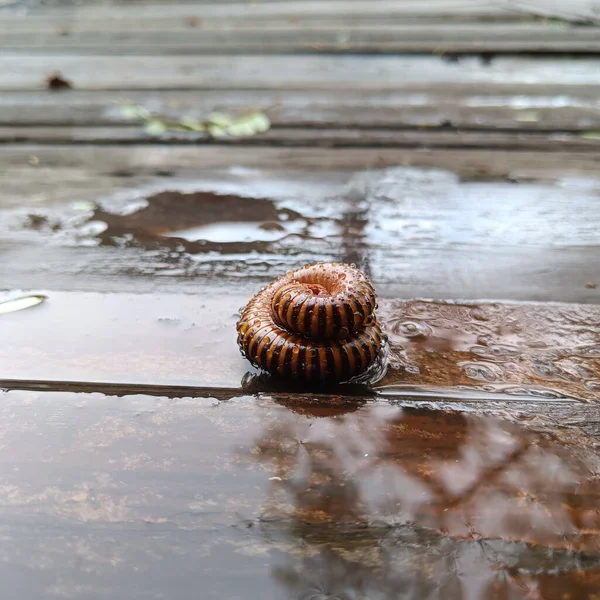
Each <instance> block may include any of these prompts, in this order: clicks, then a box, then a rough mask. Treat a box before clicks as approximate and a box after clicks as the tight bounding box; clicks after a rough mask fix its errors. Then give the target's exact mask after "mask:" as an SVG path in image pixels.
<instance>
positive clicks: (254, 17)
mask: <svg viewBox="0 0 600 600" xmlns="http://www.w3.org/2000/svg"><path fill="white" fill-rule="evenodd" d="M575 1H577V0H575ZM137 6H140V10H134V11H132V10H131V7H130V6H129V4H128V3H124V4H123V3H120V2H111V3H110V4H109V5H104V6H102V5H101V6H98V5H97V4H96V5H94V4H92V5H90V4H87V5H86V4H85V3H81V4H78V5H77V6H67V7H39V6H37V7H35V6H34V7H32V8H30V9H29V10H28V11H27V13H25V14H22V13H21V14H19V13H13V14H11V13H9V12H8V13H5V14H3V19H4V20H5V21H7V22H8V21H10V22H12V23H14V24H15V25H16V26H18V27H27V25H26V24H27V23H31V24H32V25H35V26H44V24H52V23H62V24H68V23H69V22H71V23H75V24H79V23H82V24H83V23H85V24H86V25H88V26H92V25H91V23H92V22H93V21H95V22H96V23H98V24H100V25H102V24H103V23H106V22H109V21H112V22H113V23H114V24H115V25H116V26H117V27H119V23H131V22H136V21H135V18H136V17H137V24H138V26H141V27H143V26H144V23H147V22H152V21H163V22H165V23H174V24H177V25H179V24H181V23H182V22H183V23H184V24H185V23H187V24H188V26H189V25H190V23H189V21H187V20H188V19H189V18H196V19H198V22H197V23H195V26H200V27H201V26H203V25H204V24H205V23H208V24H211V23H213V22H215V21H225V22H237V23H263V24H269V23H272V22H276V23H286V22H287V23H290V22H291V23H294V22H303V21H305V20H307V19H310V20H311V21H321V22H327V21H331V20H336V21H337V22H340V19H341V20H343V19H344V18H351V19H353V20H356V21H358V22H364V21H365V20H369V19H379V22H382V21H384V22H389V20H390V19H392V20H393V19H403V20H405V19H411V18H413V19H414V18H433V19H440V18H444V19H448V18H450V19H461V20H462V19H494V18H497V19H507V18H511V17H513V18H519V19H523V18H526V16H527V14H528V11H527V10H525V9H524V7H523V6H522V5H521V6H513V7H511V6H509V5H508V3H505V4H504V5H502V3H500V2H498V3H489V4H482V3H481V2H478V1H477V0H432V1H431V2H428V3H426V4H425V3H423V2H420V1H419V0H401V1H398V0H377V2H369V1H368V0H350V1H345V0H317V1H314V0H313V1H311V0H309V1H306V2H301V1H299V0H283V1H281V0H277V1H270V0H267V1H265V0H258V1H253V2H239V0H238V1H234V2H231V1H226V2H215V1H213V2H202V1H199V2H193V1H192V2H189V1H187V2H182V3H179V2H177V3H173V2H144V3H138V4H137ZM142 6H143V10H142V9H141V7H142ZM563 12H564V11H563ZM529 14H531V13H529Z"/></svg>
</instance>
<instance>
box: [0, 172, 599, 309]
mask: <svg viewBox="0 0 600 600" xmlns="http://www.w3.org/2000/svg"><path fill="white" fill-rule="evenodd" d="M199 167H200V166H199ZM126 182H127V179H126V178H121V180H120V183H119V185H118V186H117V185H115V187H114V190H112V192H111V188H110V186H109V187H108V189H107V190H106V192H105V194H104V195H102V196H99V197H97V198H94V202H90V201H89V199H88V198H87V197H86V199H85V201H82V200H80V197H79V196H78V193H79V192H77V191H76V192H74V194H73V198H72V202H71V203H65V204H61V205H54V206H52V205H49V206H44V205H43V204H42V205H39V203H38V206H37V207H36V208H32V207H27V206H26V203H21V204H20V205H18V206H17V207H11V208H9V209H6V210H4V211H0V227H4V228H6V229H7V230H8V232H9V233H10V238H11V240H12V241H13V242H14V243H15V244H17V245H18V244H20V243H25V244H27V247H30V246H31V245H32V244H33V245H45V244H49V245H51V246H53V247H54V248H61V247H65V246H67V247H71V248H73V252H74V256H77V254H76V249H77V248H79V249H80V250H81V248H83V247H85V248H97V251H98V254H97V255H94V256H97V257H98V259H101V258H102V257H107V256H111V252H112V251H113V250H114V248H118V249H119V251H120V254H119V255H118V257H119V258H120V260H110V258H109V259H106V262H105V263H104V265H105V266H104V268H105V269H106V270H107V271H109V272H110V273H111V274H112V275H114V276H120V277H123V276H124V277H129V276H131V275H132V274H133V275H135V276H136V277H137V278H145V277H153V276H156V275H161V276H167V277H173V278H177V279H181V280H186V279H189V278H194V277H210V278H213V277H223V278H228V279H230V278H234V279H236V280H240V279H242V280H245V281H247V280H249V279H252V278H254V279H255V280H256V279H261V280H263V281H264V280H268V279H271V278H272V276H273V273H274V272H275V271H281V272H285V270H287V269H290V268H297V267H298V266H300V265H302V264H304V263H306V262H316V261H319V260H335V261H343V262H348V263H352V262H355V263H357V264H359V265H360V266H362V267H364V268H366V269H367V270H368V271H369V274H370V275H371V276H372V277H373V279H374V281H375V282H376V283H377V285H378V286H382V287H383V286H385V289H388V290H391V295H392V296H394V297H404V295H406V296H409V297H414V296H417V295H419V296H420V295H424V296H430V295H434V294H435V295H437V294H440V293H442V294H443V296H444V297H454V298H459V297H468V298H478V297H487V298H490V297H491V298H527V299H534V298H546V299H571V300H572V299H577V300H579V299H580V298H585V299H586V300H587V301H594V300H595V299H596V298H598V297H599V296H598V292H593V291H590V290H592V289H593V288H588V287H586V282H588V281H592V283H594V282H596V279H597V277H596V268H595V266H594V265H595V262H594V261H595V259H594V256H595V255H594V250H593V248H594V247H595V246H596V243H597V231H596V227H595V223H596V222H597V220H598V214H597V212H598V211H597V208H596V205H597V203H596V196H597V185H598V184H597V182H595V181H594V180H590V181H589V182H587V183H586V182H585V181H584V182H583V183H582V182H579V183H577V181H575V182H573V181H569V180H568V179H564V180H562V181H560V182H553V183H552V184H550V183H531V182H528V183H521V184H520V185H519V186H515V185H514V184H512V183H510V182H508V181H502V182H499V181H495V182H473V181H460V180H459V178H458V177H457V176H456V175H455V174H454V173H451V172H449V171H444V170H440V169H417V168H410V167H398V168H390V169H373V170H370V171H357V172H344V171H340V172H319V173H318V174H311V173H307V172H300V171H296V172H276V171H269V170H267V169H264V170H258V169H241V168H235V167H234V168H231V169H229V170H228V171H220V172H214V173H211V172H207V171H198V172H196V173H195V174H194V176H193V177H188V178H182V177H163V178H156V179H155V180H153V181H151V182H146V183H144V184H143V185H142V184H141V183H140V181H139V180H137V179H136V180H135V182H132V183H131V187H130V188H129V189H128V188H127V184H126ZM565 195H568V196H569V203H568V207H567V205H566V204H565V203H564V198H565ZM596 262H597V261H596ZM61 264H62V263H61ZM544 265H552V269H546V268H544ZM63 268H64V267H63ZM535 282H537V283H536V286H537V287H536V286H533V283H535ZM596 283H597V282H596ZM407 288H410V289H411V291H410V292H407V291H406V290H407ZM113 289H114V288H113ZM442 290H443V292H442Z"/></svg>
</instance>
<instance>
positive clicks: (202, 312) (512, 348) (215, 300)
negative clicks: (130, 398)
mask: <svg viewBox="0 0 600 600" xmlns="http://www.w3.org/2000/svg"><path fill="white" fill-rule="evenodd" d="M38 291H41V292H43V293H44V294H45V295H46V296H47V297H48V300H47V301H46V302H44V303H43V304H42V305H41V306H38V307H36V308H32V309H28V310H24V311H22V312H20V313H9V314H8V315H3V316H2V318H1V319H0V335H1V336H2V340H3V343H2V348H0V359H1V361H2V375H3V379H8V380H21V381H25V382H26V381H28V380H31V379H35V380H39V381H44V382H47V385H50V386H51V384H52V382H53V381H58V382H69V381H72V382H93V383H94V384H95V383H97V384H102V383H109V384H124V385H129V386H133V385H139V386H163V387H164V386H188V387H195V388H206V389H213V388H224V389H226V390H230V393H231V394H239V393H243V391H250V392H251V391H253V390H266V391H268V390H269V386H268V384H265V383H261V382H260V381H253V380H252V376H254V375H256V370H255V369H254V368H252V367H251V365H250V364H249V363H248V362H247V361H246V360H245V359H244V358H242V356H241V354H240V352H239V349H238V347H237V344H236V331H235V323H236V320H237V318H238V317H237V314H238V309H239V307H240V306H243V305H244V304H245V302H247V301H248V299H249V296H248V295H244V294H240V293H239V292H234V291H233V290H232V289H231V288H230V291H229V293H228V294H227V295H224V294H223V293H222V292H221V291H220V290H211V289H210V288H209V287H208V286H203V288H202V291H201V293H198V294H186V295H178V294H175V295H173V294H167V295H163V294H97V293H74V292H56V291H52V290H49V291H48V290H38ZM12 296H13V297H14V296H15V294H14V293H13V294H12ZM9 297H11V296H10V295H8V294H4V299H6V298H9ZM379 306H380V308H379V310H378V317H379V319H380V320H381V322H382V324H383V325H384V327H385V329H386V333H387V335H388V338H389V343H390V356H389V360H388V364H387V374H386V375H385V377H384V378H383V379H381V380H380V381H377V382H376V383H375V384H374V385H373V389H374V390H375V391H376V392H378V393H379V394H380V395H381V396H383V397H390V396H392V397H394V396H407V395H408V396H414V397H419V396H425V397H428V396H430V395H434V396H435V395H437V396H439V397H450V398H451V397H453V396H458V397H469V396H471V397H472V398H474V399H478V398H479V399H483V400H485V399H486V396H488V395H489V398H490V400H493V399H494V398H496V399H498V398H499V399H507V400H510V398H511V397H516V398H521V399H523V398H525V399H526V398H528V397H531V398H542V399H544V398H545V399H553V398H554V399H556V398H559V399H560V398H574V399H581V400H600V358H599V356H600V354H599V353H600V335H599V334H598V332H597V331H595V330H594V325H595V323H597V322H598V320H599V319H600V306H598V305H579V304H539V303H531V304H527V303H526V304H518V303H502V302H494V303H489V302H465V303H457V302H455V301H451V302H443V301H435V302H434V301H422V300H410V301H398V300H388V299H385V298H381V299H379ZM506 324H510V334H508V333H506V332H505V331H504V330H503V328H504V329H506V327H507V325H506ZM275 384H276V382H273V384H272V385H273V386H275ZM1 385H5V384H1ZM274 389H275V390H276V389H278V388H277V387H274ZM279 389H283V390H284V391H292V392H293V391H295V390H297V389H298V388H294V387H293V386H290V385H289V384H287V385H286V383H285V382H283V383H282V384H281V386H280V388H279ZM308 389H309V390H310V388H308ZM300 391H302V388H300ZM304 391H306V389H304ZM329 391H331V390H329ZM334 393H336V392H335V390H334ZM337 393H342V394H343V393H344V391H343V389H340V390H339V391H338V392H337ZM363 393H364V394H366V393H368V390H364V391H363Z"/></svg>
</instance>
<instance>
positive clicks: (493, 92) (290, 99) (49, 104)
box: [0, 83, 600, 131]
mask: <svg viewBox="0 0 600 600" xmlns="http://www.w3.org/2000/svg"><path fill="white" fill-rule="evenodd" d="M599 93H600V89H598V88H596V87H595V86H591V85H590V86H578V87H575V86H570V87H569V90H568V94H567V95H565V89H564V87H563V86H561V85H560V84H558V85H552V84H546V85H540V86H533V87H531V88H530V87H528V88H525V89H524V88H523V87H522V86H519V85H518V84H514V85H512V86H510V85H509V86H501V85H498V86H496V85H494V86H489V87H487V88H486V89H485V90H482V89H480V88H479V86H461V87H460V88H457V87H456V86H452V85H441V84H435V83H431V84H429V85H423V86H409V88H408V89H406V90H398V91H390V92H359V91H356V90H354V91H344V92H338V91H335V90H333V91H319V90H313V91H304V92H300V91H298V92H295V91H290V90H277V91H270V90H228V91H226V92H224V91H210V90H205V91H203V92H202V93H201V94H198V93H197V92H194V91H163V92H157V91H153V90H148V91H143V92H140V91H137V92H136V91H130V92H117V91H114V92H102V91H96V92H93V91H78V90H72V91H69V93H68V94H64V93H63V94H56V93H53V92H50V91H43V92H41V91H40V92H5V93H3V94H2V95H1V96H0V125H2V126H23V125H25V126H30V125H52V126H107V125H131V124H133V122H134V119H132V117H130V116H127V114H126V112H125V110H124V108H123V106H124V105H125V104H127V103H133V104H136V105H138V106H140V107H143V108H145V109H147V110H148V111H150V113H152V114H154V115H156V116H158V117H162V118H166V119H168V120H173V121H178V120H180V119H182V118H183V117H187V118H192V119H199V120H202V119H205V118H206V117H207V115H209V114H210V113H212V112H236V111H238V110H244V109H249V108H250V109H256V110H263V111H266V113H267V115H268V117H269V119H270V121H271V123H272V124H273V126H281V127H311V128H313V127H344V128H345V127H353V128H357V127H390V128H402V127H445V128H468V129H493V128H498V129H511V130H515V129H517V130H555V131H557V130H558V131H590V130H591V131H595V130H598V129H600V107H599V106H598V102H597V97H598V94H599Z"/></svg>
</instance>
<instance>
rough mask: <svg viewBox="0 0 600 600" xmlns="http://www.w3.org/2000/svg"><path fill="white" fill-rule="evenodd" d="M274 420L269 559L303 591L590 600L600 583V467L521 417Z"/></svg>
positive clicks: (296, 593)
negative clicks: (287, 549) (287, 548)
mask: <svg viewBox="0 0 600 600" xmlns="http://www.w3.org/2000/svg"><path fill="white" fill-rule="evenodd" d="M300 412H301V413H302V414H303V416H302V417H299V416H298V415H297V414H294V413H292V412H291V411H288V412H287V413H286V414H285V415H284V414H281V413H278V415H277V418H276V419H274V420H273V421H271V422H268V423H266V425H265V428H264V431H263V433H262V435H261V436H260V438H259V439H257V440H256V443H255V444H254V446H253V447H252V450H251V452H250V453H249V455H248V456H249V457H250V458H251V460H252V461H253V462H254V461H256V462H257V463H259V464H261V465H263V466H264V467H266V468H267V469H268V470H269V472H270V473H271V475H272V476H271V477H270V478H269V485H268V492H267V497H266V499H265V502H264V507H263V513H262V517H261V524H260V527H261V531H262V533H263V535H264V536H266V538H267V539H271V540H272V539H275V538H277V537H279V536H281V535H282V534H283V535H285V536H286V538H287V539H288V541H290V540H291V543H292V545H293V548H294V550H293V551H292V553H291V557H290V556H289V555H288V557H287V558H283V562H281V563H278V564H276V565H275V566H274V567H273V569H272V577H273V578H274V580H275V581H276V582H277V583H278V584H279V585H280V586H281V587H282V588H283V589H285V591H286V594H287V596H286V597H290V598H297V599H299V600H325V599H337V600H354V599H359V598H361V599H364V598H368V599H369V600H374V599H386V600H387V599H392V598H402V599H404V598H406V599H409V598H410V599H421V598H439V599H440V600H442V599H443V600H452V599H456V600H467V599H469V600H475V599H477V600H479V599H481V600H484V599H485V600H495V599H498V600H500V599H502V600H504V599H513V598H514V599H517V598H524V599H525V598H540V599H546V598H548V599H549V600H550V599H552V600H553V599H554V598H561V599H569V598H572V599H580V598H581V599H584V598H589V599H593V598H598V596H594V593H596V590H598V589H600V535H599V532H598V527H599V525H600V516H599V509H598V507H599V504H598V496H599V493H600V480H599V478H598V477H599V474H600V464H599V461H598V458H597V457H596V456H595V455H594V453H593V452H592V451H591V449H588V448H586V447H585V445H584V444H582V443H580V441H581V440H574V441H573V440H569V439H559V438H557V437H556V435H554V434H551V433H550V432H549V431H546V430H544V429H543V428H540V429H537V430H533V429H526V428H524V427H523V426H522V425H521V424H519V423H518V422H516V421H515V420H510V419H502V418H499V417H495V416H476V415H471V414H465V413H460V412H442V411H433V410H418V409H408V408H404V409H402V408H395V407H390V406H387V405H386V406H383V405H367V406H363V407H362V408H360V409H359V410H356V411H354V412H347V413H343V412H341V411H339V410H338V411H337V413H336V414H333V415H331V416H327V417H324V418H318V419H317V418H307V415H306V412H307V409H306V408H303V409H302V410H301V411H300Z"/></svg>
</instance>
